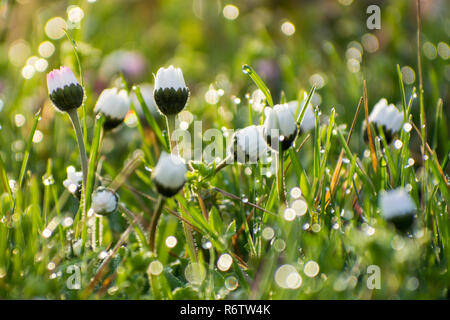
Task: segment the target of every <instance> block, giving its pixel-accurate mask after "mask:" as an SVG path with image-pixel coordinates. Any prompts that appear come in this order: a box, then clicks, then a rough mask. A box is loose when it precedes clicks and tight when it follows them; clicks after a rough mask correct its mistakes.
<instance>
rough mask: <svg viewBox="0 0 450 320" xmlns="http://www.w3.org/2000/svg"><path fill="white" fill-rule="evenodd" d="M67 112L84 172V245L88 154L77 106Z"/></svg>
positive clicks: (84, 235)
mask: <svg viewBox="0 0 450 320" xmlns="http://www.w3.org/2000/svg"><path fill="white" fill-rule="evenodd" d="M67 114H68V115H69V118H70V120H71V121H72V125H73V128H74V130H75V135H76V137H77V143H78V149H79V150H80V159H81V171H82V172H83V180H82V182H83V184H82V188H81V190H82V192H81V201H80V207H81V206H83V207H82V209H83V211H82V219H81V221H82V234H81V235H82V242H83V247H84V243H85V242H86V237H87V228H86V227H87V224H86V218H87V203H86V184H87V177H88V159H87V155H86V149H85V147H84V139H83V132H82V131H81V125H80V119H79V118H78V111H77V109H76V108H74V109H71V110H69V111H67Z"/></svg>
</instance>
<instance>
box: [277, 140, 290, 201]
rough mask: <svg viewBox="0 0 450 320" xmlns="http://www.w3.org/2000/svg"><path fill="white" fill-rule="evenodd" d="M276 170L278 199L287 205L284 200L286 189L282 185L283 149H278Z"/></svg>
mask: <svg viewBox="0 0 450 320" xmlns="http://www.w3.org/2000/svg"><path fill="white" fill-rule="evenodd" d="M277 164H278V168H277V169H278V170H277V186H278V194H279V196H280V201H281V202H282V203H283V204H285V205H286V206H288V204H287V201H286V191H285V185H284V174H283V165H284V157H283V151H282V150H281V146H280V150H279V151H278V163H277Z"/></svg>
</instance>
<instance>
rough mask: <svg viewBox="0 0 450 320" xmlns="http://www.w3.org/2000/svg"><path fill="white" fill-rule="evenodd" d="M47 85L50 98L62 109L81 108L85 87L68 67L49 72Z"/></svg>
mask: <svg viewBox="0 0 450 320" xmlns="http://www.w3.org/2000/svg"><path fill="white" fill-rule="evenodd" d="M47 87H48V94H49V96H50V100H52V102H53V104H54V105H55V106H56V107H57V108H58V109H59V110H61V111H69V110H71V109H76V108H79V107H80V106H81V104H82V103H83V95H84V92H83V87H81V85H80V84H79V83H78V81H77V79H76V78H75V76H74V74H73V72H72V70H70V69H69V68H67V67H61V68H59V69H55V70H53V71H51V72H49V73H48V74H47Z"/></svg>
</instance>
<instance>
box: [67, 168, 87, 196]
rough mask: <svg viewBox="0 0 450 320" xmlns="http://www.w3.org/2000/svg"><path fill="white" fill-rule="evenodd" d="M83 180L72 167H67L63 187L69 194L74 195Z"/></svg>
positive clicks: (79, 173)
mask: <svg viewBox="0 0 450 320" xmlns="http://www.w3.org/2000/svg"><path fill="white" fill-rule="evenodd" d="M82 180H83V173H82V172H81V171H76V170H75V168H74V167H73V166H69V167H67V179H66V180H64V181H63V185H64V187H65V188H66V189H67V190H69V192H70V193H75V192H76V191H77V190H78V187H79V186H80V185H81V182H82Z"/></svg>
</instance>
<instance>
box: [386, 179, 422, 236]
mask: <svg viewBox="0 0 450 320" xmlns="http://www.w3.org/2000/svg"><path fill="white" fill-rule="evenodd" d="M378 202H379V206H380V209H381V212H382V214H383V216H384V218H385V219H386V220H387V221H389V222H391V223H393V224H394V225H395V227H396V228H397V229H398V230H400V231H406V230H408V228H409V227H410V226H411V225H412V223H413V222H414V213H415V211H416V205H415V203H414V201H413V199H412V198H411V196H410V195H409V193H408V192H407V191H406V190H405V189H404V188H397V189H394V190H389V191H386V192H383V193H381V194H380V197H379V199H378Z"/></svg>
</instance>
